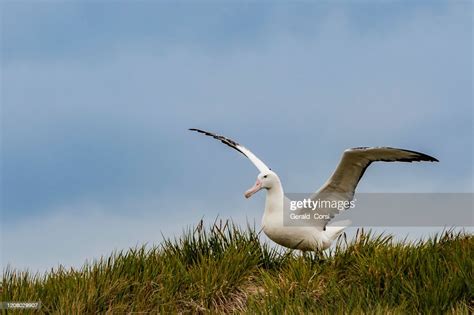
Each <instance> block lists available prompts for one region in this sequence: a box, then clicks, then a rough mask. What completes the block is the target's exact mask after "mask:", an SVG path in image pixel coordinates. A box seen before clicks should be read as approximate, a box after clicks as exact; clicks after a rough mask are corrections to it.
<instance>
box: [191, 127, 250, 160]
mask: <svg viewBox="0 0 474 315" xmlns="http://www.w3.org/2000/svg"><path fill="white" fill-rule="evenodd" d="M188 130H190V131H196V132H199V133H202V134H204V135H206V136H209V137H213V138H214V139H216V140H219V141H221V142H222V143H224V144H226V145H228V146H229V147H231V148H233V149H234V150H237V151H239V152H240V153H242V154H243V155H245V156H246V157H247V155H246V154H245V153H244V152H243V151H242V150H241V149H240V148H239V146H240V144H239V143H237V142H235V141H234V140H232V139H230V138H227V137H224V136H221V135H218V134H216V133H213V132H209V131H206V130H202V129H197V128H189V129H188Z"/></svg>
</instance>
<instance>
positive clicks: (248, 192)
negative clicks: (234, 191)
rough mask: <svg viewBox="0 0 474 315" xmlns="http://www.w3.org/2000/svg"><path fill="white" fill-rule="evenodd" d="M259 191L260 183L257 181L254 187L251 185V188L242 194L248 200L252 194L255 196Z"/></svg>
mask: <svg viewBox="0 0 474 315" xmlns="http://www.w3.org/2000/svg"><path fill="white" fill-rule="evenodd" d="M260 189H262V182H261V181H260V180H258V179H257V181H256V182H255V185H253V187H252V188H250V189H249V190H247V191H246V192H245V194H244V196H245V198H250V197H251V196H252V195H253V194H255V193H256V192H257V191H259V190H260Z"/></svg>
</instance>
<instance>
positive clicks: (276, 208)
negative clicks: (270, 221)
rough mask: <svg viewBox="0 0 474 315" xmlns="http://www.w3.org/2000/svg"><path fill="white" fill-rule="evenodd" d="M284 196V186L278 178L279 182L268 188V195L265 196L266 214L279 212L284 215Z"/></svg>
mask: <svg viewBox="0 0 474 315" xmlns="http://www.w3.org/2000/svg"><path fill="white" fill-rule="evenodd" d="M283 198H284V193H283V187H282V185H281V182H280V180H279V179H278V183H277V184H275V185H273V187H272V188H270V189H267V195H266V198H265V215H269V214H275V213H278V214H281V215H282V216H283V200H284V199H283Z"/></svg>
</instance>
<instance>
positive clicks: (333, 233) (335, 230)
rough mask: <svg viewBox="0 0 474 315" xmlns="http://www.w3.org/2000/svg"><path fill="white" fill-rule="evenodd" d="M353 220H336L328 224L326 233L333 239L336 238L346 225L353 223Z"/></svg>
mask: <svg viewBox="0 0 474 315" xmlns="http://www.w3.org/2000/svg"><path fill="white" fill-rule="evenodd" d="M351 223H352V222H351V220H343V221H336V222H334V223H332V224H331V226H326V235H327V237H328V238H329V239H331V240H332V241H334V240H336V239H337V237H338V236H339V235H341V233H342V232H343V231H344V229H345V228H346V227H348V226H349V225H351Z"/></svg>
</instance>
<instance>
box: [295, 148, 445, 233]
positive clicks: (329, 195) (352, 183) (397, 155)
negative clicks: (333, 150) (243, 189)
mask: <svg viewBox="0 0 474 315" xmlns="http://www.w3.org/2000/svg"><path fill="white" fill-rule="evenodd" d="M377 161H382V162H419V161H429V162H438V160H437V159H436V158H434V157H432V156H429V155H426V154H423V153H420V152H415V151H410V150H404V149H396V148H389V147H373V148H369V147H360V148H352V149H347V150H345V151H344V153H343V154H342V158H341V160H340V162H339V164H338V166H337V168H336V170H335V171H334V173H333V174H332V175H331V177H330V178H329V179H328V180H327V182H326V183H325V184H324V185H323V186H322V187H321V188H320V189H319V190H318V191H317V192H316V193H314V194H313V195H312V196H311V200H313V201H315V200H320V201H326V205H327V204H329V203H328V201H329V202H333V201H335V202H339V203H340V202H341V201H342V202H344V201H347V202H350V201H351V200H352V199H353V197H354V193H355V189H356V187H357V184H358V183H359V181H360V179H361V178H362V176H363V175H364V172H365V170H366V169H367V167H368V166H369V165H370V164H371V163H372V162H377ZM333 204H334V203H333ZM346 204H348V203H346ZM345 208H346V209H347V206H346V207H345ZM302 211H304V210H303V209H302ZM317 211H318V214H321V215H322V218H325V219H321V220H320V221H319V222H318V223H316V225H317V226H321V227H325V226H326V224H327V223H328V222H329V221H330V220H331V219H332V218H333V217H334V216H335V215H336V214H338V213H339V212H340V211H341V207H339V209H338V208H337V207H320V208H318V210H317Z"/></svg>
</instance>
